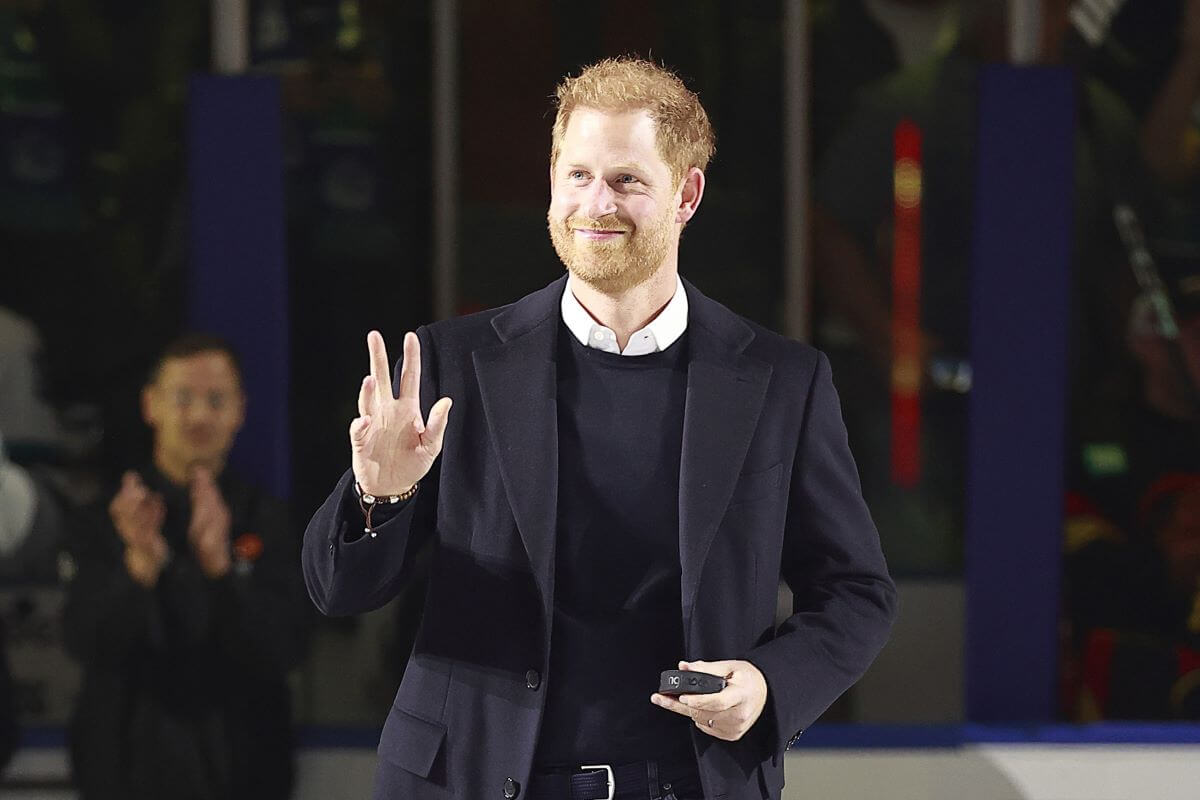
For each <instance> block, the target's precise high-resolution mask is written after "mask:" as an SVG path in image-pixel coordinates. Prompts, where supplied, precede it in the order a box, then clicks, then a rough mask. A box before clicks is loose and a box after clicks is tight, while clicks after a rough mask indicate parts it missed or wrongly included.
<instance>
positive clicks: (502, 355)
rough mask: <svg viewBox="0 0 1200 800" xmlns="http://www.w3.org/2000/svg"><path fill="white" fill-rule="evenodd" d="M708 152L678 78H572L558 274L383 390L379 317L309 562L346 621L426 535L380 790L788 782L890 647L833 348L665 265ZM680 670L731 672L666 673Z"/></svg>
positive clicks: (394, 580)
mask: <svg viewBox="0 0 1200 800" xmlns="http://www.w3.org/2000/svg"><path fill="white" fill-rule="evenodd" d="M712 152H713V136H712V130H711V127H710V126H709V123H708V118H707V116H706V114H705V112H704V110H703V108H702V107H701V106H700V103H699V100H698V98H697V97H696V96H695V95H694V94H692V93H691V92H690V91H688V90H687V89H686V88H685V87H684V86H683V84H682V82H680V81H679V79H678V78H676V77H675V76H674V75H673V74H671V73H669V72H667V71H665V70H663V69H661V68H659V67H657V66H656V65H654V64H651V63H648V62H644V61H636V60H627V59H622V60H606V61H602V62H600V63H598V64H595V65H593V66H591V67H589V68H587V69H586V70H584V71H583V73H582V74H581V75H580V76H579V77H577V78H570V79H567V80H565V81H564V82H563V83H562V85H561V86H560V87H559V89H558V116H557V118H556V120H555V125H554V133H553V148H552V152H551V158H550V187H551V202H550V209H549V213H548V217H547V218H548V222H549V227H550V235H551V239H552V241H553V243H554V247H555V250H556V251H557V253H558V255H559V257H560V258H561V259H562V261H563V262H564V264H565V265H566V267H567V270H568V273H569V275H568V276H567V277H564V278H562V279H559V280H558V281H555V282H554V283H552V284H551V285H550V286H548V287H546V288H545V289H542V290H540V291H538V292H535V293H533V294H531V295H529V296H528V297H526V298H524V299H522V300H520V301H519V302H517V303H515V304H513V305H510V306H506V307H504V308H501V309H496V310H493V311H488V312H484V313H481V314H475V315H471V316H468V317H463V318H460V319H456V320H450V321H447V322H442V323H437V324H434V325H431V326H428V327H424V328H421V329H420V330H418V331H417V332H416V333H415V334H411V333H410V334H408V335H406V336H405V340H404V357H403V360H402V362H401V364H402V366H401V367H400V368H398V369H397V375H396V381H395V386H394V387H393V388H391V389H389V378H388V361H387V355H386V352H385V349H384V344H383V340H382V338H381V337H380V336H379V334H378V333H375V332H371V333H370V334H369V335H368V337H367V343H368V349H369V352H370V356H371V374H370V375H368V376H367V377H366V378H364V380H363V383H362V386H361V389H360V393H359V417H358V418H357V419H355V420H354V421H353V423H351V426H350V443H351V454H352V468H351V470H350V471H349V472H347V473H346V475H345V476H344V477H343V478H342V480H341V481H340V483H339V484H338V485H337V487H336V488H335V489H334V491H333V494H332V495H331V496H330V497H329V499H328V500H327V501H326V502H325V504H324V505H323V506H322V507H321V508H320V509H319V510H318V512H317V513H316V515H315V516H314V518H313V520H312V522H311V523H310V524H309V527H308V530H307V532H306V534H305V541H304V570H305V578H306V581H307V583H308V587H309V593H310V594H311V595H312V597H313V599H314V601H315V602H316V604H317V606H318V607H319V608H320V609H321V610H322V611H323V612H325V613H327V614H349V613H358V612H361V611H365V610H367V609H371V608H375V607H377V606H380V605H382V604H383V603H385V602H387V601H388V599H389V598H390V597H392V596H393V595H394V594H395V593H396V591H397V589H398V587H399V586H400V585H401V584H402V582H403V581H405V580H406V578H407V574H406V571H405V565H406V561H407V560H408V558H409V557H410V555H411V554H412V553H413V552H415V551H416V550H417V549H418V548H419V547H420V546H421V544H422V543H423V542H424V541H426V540H427V539H428V537H431V536H432V537H436V550H435V553H434V558H433V564H432V567H431V575H430V588H429V591H428V594H427V601H426V605H425V614H424V618H423V620H422V626H421V629H420V631H419V632H418V634H417V642H416V645H415V647H414V649H413V655H412V657H411V659H410V661H409V665H408V669H407V671H406V672H405V675H404V679H403V681H402V682H401V685H400V689H399V692H398V693H397V696H396V701H395V704H394V706H393V708H392V711H391V713H390V714H389V716H388V720H387V723H386V725H385V726H384V729H383V734H382V737H381V741H380V746H379V753H380V756H381V758H380V762H379V767H378V773H377V777H376V789H375V796H376V797H377V798H381V799H382V798H405V799H406V800H407V799H408V798H415V799H416V800H432V799H433V798H461V799H463V800H466V799H467V798H470V799H471V800H475V799H476V798H487V797H503V798H507V799H508V800H512V798H518V797H521V798H535V799H537V798H562V800H567V798H579V797H596V798H605V797H616V798H632V797H640V798H663V800H696V799H697V798H700V797H702V796H703V797H707V798H728V800H749V798H755V799H758V798H778V797H779V793H780V789H781V787H782V784H783V753H784V751H785V750H786V749H787V747H788V745H789V744H791V742H792V740H793V738H794V737H795V736H796V735H798V733H799V732H800V731H801V730H802V729H803V728H805V727H806V726H808V725H809V724H810V723H811V722H812V721H813V720H815V719H816V718H817V716H818V715H820V713H821V712H822V711H824V710H825V708H826V707H827V706H828V705H829V704H830V703H831V702H832V701H833V700H834V699H835V698H836V697H837V696H838V695H840V694H841V693H842V692H843V691H844V690H845V689H846V688H847V687H848V686H850V685H851V684H852V683H853V682H854V681H855V680H856V679H857V678H858V677H859V675H861V673H862V672H863V671H864V670H865V669H866V667H867V665H868V664H869V663H870V661H871V660H872V658H873V657H874V656H875V654H876V653H877V652H878V650H879V648H880V647H882V645H883V643H884V640H885V639H886V636H887V632H888V629H889V625H890V622H891V619H892V616H893V613H894V609H895V592H894V588H893V586H892V583H891V581H890V580H889V578H888V575H887V571H886V567H885V564H884V560H883V557H882V554H881V552H880V549H879V541H878V536H877V534H876V531H875V528H874V525H873V524H872V522H871V519H870V516H869V515H868V513H867V509H866V507H865V505H864V504H863V501H862V499H861V496H860V494H859V488H858V481H857V475H856V472H855V468H854V463H853V460H852V459H851V456H850V453H849V451H848V450H847V447H846V434H845V429H844V427H843V426H842V422H841V418H840V415H839V411H838V401H837V396H836V394H835V392H834V389H833V385H832V383H831V382H830V376H829V366H828V363H827V362H826V361H825V359H824V357H823V356H821V355H820V354H819V353H817V352H816V351H815V350H812V349H811V348H809V347H806V346H804V345H802V344H798V343H796V342H792V341H788V340H786V339H784V338H783V337H780V336H778V335H776V334H773V333H771V332H769V331H767V330H764V329H763V328H761V327H758V326H756V325H754V324H753V323H751V322H748V321H746V320H742V319H740V318H739V317H737V316H735V315H734V314H733V313H732V312H730V311H728V310H727V309H725V308H723V307H722V306H720V305H718V304H717V303H715V302H713V301H712V300H709V299H708V298H706V297H704V296H703V295H702V294H700V293H699V291H697V290H696V289H695V288H694V287H692V286H691V285H690V284H687V283H684V282H682V281H681V280H680V278H679V277H678V244H679V236H680V232H681V230H682V228H683V226H684V225H685V224H687V223H688V222H689V221H690V220H691V219H692V217H693V215H694V214H695V212H696V209H697V208H698V207H699V205H700V201H701V199H702V197H703V195H704V185H705V177H704V168H705V166H706V165H707V163H708V160H709V158H710V157H711V155H712ZM439 398H440V399H439ZM451 398H453V401H452V400H451ZM435 401H436V402H435ZM452 402H453V405H454V412H453V415H451V403H452ZM439 455H440V456H441V458H440V459H439V458H438V456H439ZM781 574H782V575H783V576H784V577H785V578H786V579H787V581H788V583H789V584H790V585H791V587H792V590H793V592H794V593H795V598H796V599H795V606H796V607H795V611H796V613H795V614H794V615H793V616H791V617H790V618H789V619H788V620H787V621H786V622H785V623H784V624H783V625H781V626H779V627H776V625H775V606H776V593H777V588H778V580H779V577H780V575H781ZM681 658H682V659H684V660H683V661H682V662H681V661H680V659H681ZM677 667H679V668H682V669H689V670H698V671H701V672H707V673H711V674H716V675H718V676H719V677H722V678H724V679H725V680H726V681H727V686H726V688H725V689H723V690H721V691H719V692H717V693H713V694H707V695H693V696H691V697H680V698H678V699H676V698H673V697H668V696H665V695H661V694H658V693H656V692H655V689H656V688H657V687H658V686H659V674H660V672H661V671H663V670H668V669H675V668H677ZM597 765H598V766H597Z"/></svg>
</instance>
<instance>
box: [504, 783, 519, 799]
mask: <svg viewBox="0 0 1200 800" xmlns="http://www.w3.org/2000/svg"><path fill="white" fill-rule="evenodd" d="M520 793H521V784H519V783H517V782H516V781H514V780H513V779H512V778H505V779H504V797H505V800H513V798H514V797H516V796H517V795H519V794H520Z"/></svg>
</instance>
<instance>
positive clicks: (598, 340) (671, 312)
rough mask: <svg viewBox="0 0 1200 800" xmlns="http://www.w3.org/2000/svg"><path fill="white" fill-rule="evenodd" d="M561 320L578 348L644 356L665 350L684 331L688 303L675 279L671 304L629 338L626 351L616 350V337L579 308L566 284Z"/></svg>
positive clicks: (568, 283) (677, 278)
mask: <svg viewBox="0 0 1200 800" xmlns="http://www.w3.org/2000/svg"><path fill="white" fill-rule="evenodd" d="M562 318H563V322H564V323H566V326H567V328H569V329H570V331H571V333H573V334H574V335H575V338H576V339H578V340H579V343H580V344H583V345H586V346H587V347H594V348H596V349H597V350H604V351H606V352H609V353H617V352H620V353H621V355H625V356H644V355H646V354H647V353H656V352H658V351H659V350H666V349H667V348H668V347H670V346H671V345H672V344H674V343H675V340H676V339H678V338H679V337H680V336H682V335H683V332H684V331H685V330H687V321H688V300H687V292H686V291H684V289H683V279H682V278H680V277H679V276H678V275H676V276H675V295H674V297H672V298H671V302H669V303H667V305H666V307H665V308H663V310H662V311H660V312H659V313H658V316H656V317H655V318H654V319H652V320H650V323H649V324H648V325H646V327H644V328H642V329H641V330H640V331H636V332H634V334H633V335H632V336H630V337H629V342H628V344H626V345H625V350H624V351H620V350H619V349H618V348H617V334H616V333H614V332H613V331H612V330H611V329H610V328H606V327H604V326H603V325H601V324H600V323H598V322H596V320H594V319H592V315H591V314H589V313H588V312H587V309H585V308H584V307H583V305H582V304H580V302H579V300H578V299H577V298H576V297H575V294H574V292H572V291H571V282H570V281H569V280H568V281H567V285H566V288H564V289H563V295H562Z"/></svg>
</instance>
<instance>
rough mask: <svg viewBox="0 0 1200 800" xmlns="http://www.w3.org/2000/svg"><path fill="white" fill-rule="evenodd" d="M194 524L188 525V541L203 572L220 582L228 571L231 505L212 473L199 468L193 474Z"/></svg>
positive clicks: (229, 561)
mask: <svg viewBox="0 0 1200 800" xmlns="http://www.w3.org/2000/svg"><path fill="white" fill-rule="evenodd" d="M191 489H192V522H191V524H190V525H189V526H188V541H189V542H190V543H191V545H192V552H193V553H195V555H196V561H197V563H199V565H200V570H201V571H202V572H203V573H204V574H205V575H206V576H208V577H209V578H212V579H214V580H215V579H217V578H220V577H223V576H224V575H225V574H226V573H227V572H229V567H230V563H231V558H230V554H229V526H230V516H229V506H227V505H225V498H223V497H221V490H220V489H218V488H217V483H216V481H215V480H214V479H213V476H212V473H211V472H209V471H208V470H206V469H203V468H197V469H196V471H195V472H194V473H193V475H192V487H191Z"/></svg>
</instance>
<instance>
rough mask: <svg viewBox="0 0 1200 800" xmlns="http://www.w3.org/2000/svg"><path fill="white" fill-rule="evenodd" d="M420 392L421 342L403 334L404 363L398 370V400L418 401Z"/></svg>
mask: <svg viewBox="0 0 1200 800" xmlns="http://www.w3.org/2000/svg"><path fill="white" fill-rule="evenodd" d="M389 388H390V386H389ZM420 391H421V341H420V340H419V339H417V335H416V334H415V333H412V332H409V333H406V334H404V363H403V365H402V366H401V369H400V399H402V400H412V401H414V402H415V401H418V400H419V399H420Z"/></svg>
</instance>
